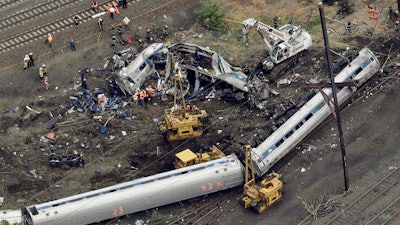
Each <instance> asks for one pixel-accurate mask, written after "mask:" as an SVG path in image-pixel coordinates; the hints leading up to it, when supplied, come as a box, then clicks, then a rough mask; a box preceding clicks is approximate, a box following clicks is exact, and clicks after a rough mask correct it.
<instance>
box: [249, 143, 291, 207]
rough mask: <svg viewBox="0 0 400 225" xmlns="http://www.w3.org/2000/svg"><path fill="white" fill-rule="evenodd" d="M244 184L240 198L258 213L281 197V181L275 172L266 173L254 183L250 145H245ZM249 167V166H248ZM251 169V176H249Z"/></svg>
mask: <svg viewBox="0 0 400 225" xmlns="http://www.w3.org/2000/svg"><path fill="white" fill-rule="evenodd" d="M245 163H246V165H245V173H246V174H245V184H244V187H243V193H244V197H243V199H242V203H243V206H244V207H245V208H249V207H253V208H255V209H256V211H257V212H258V213H262V212H263V211H265V210H266V209H267V208H268V207H269V206H270V205H272V204H273V203H275V202H276V201H278V200H279V199H281V198H282V187H283V184H282V181H281V180H279V177H280V175H279V174H277V173H271V174H268V176H267V178H265V179H263V180H262V181H261V185H257V184H256V178H255V175H254V165H253V160H252V159H251V147H250V146H249V145H247V146H246V162H245ZM249 167H250V168H249ZM249 169H250V170H251V178H250V177H249V175H250V173H249V172H250V171H249Z"/></svg>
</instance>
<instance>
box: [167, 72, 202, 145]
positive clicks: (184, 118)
mask: <svg viewBox="0 0 400 225" xmlns="http://www.w3.org/2000/svg"><path fill="white" fill-rule="evenodd" d="M178 86H179V88H178ZM178 93H179V95H180V97H181V103H182V105H178V103H177V100H178V97H177V95H178ZM207 122H208V115H207V112H206V111H205V110H200V109H198V108H197V106H195V105H193V106H191V105H186V103H185V98H184V94H183V87H182V80H181V76H180V75H179V74H176V75H175V77H174V106H173V107H172V108H170V109H166V110H165V120H164V121H161V122H160V123H159V127H160V131H161V133H162V134H163V135H164V137H165V139H166V140H167V141H176V140H183V139H189V138H192V137H200V136H201V135H203V131H204V130H205V127H206V124H207Z"/></svg>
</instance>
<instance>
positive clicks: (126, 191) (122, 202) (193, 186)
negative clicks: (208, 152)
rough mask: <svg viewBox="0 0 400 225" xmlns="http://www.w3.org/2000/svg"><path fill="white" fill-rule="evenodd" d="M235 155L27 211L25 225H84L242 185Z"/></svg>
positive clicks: (24, 216) (71, 197) (29, 207)
mask: <svg viewBox="0 0 400 225" xmlns="http://www.w3.org/2000/svg"><path fill="white" fill-rule="evenodd" d="M243 182H244V169H243V165H242V164H241V163H240V161H239V159H238V158H237V157H236V156H235V155H229V156H225V157H223V158H220V159H217V160H213V161H210V162H206V163H202V164H197V165H193V166H189V167H185V168H181V169H177V170H172V171H168V172H164V173H160V174H156V175H152V176H148V177H144V178H139V179H136V180H133V181H130V182H125V183H121V184H117V185H114V186H110V187H106V188H102V189H98V190H94V191H90V192H86V193H83V194H78V195H74V196H70V197H66V198H62V199H59V200H55V201H50V202H46V203H43V204H37V205H31V206H28V207H25V208H24V209H23V212H22V213H23V220H24V224H25V225H54V224H57V225H83V224H91V223H95V222H99V221H103V220H107V219H112V218H117V217H120V216H123V215H126V214H131V213H135V212H139V211H143V210H146V209H151V208H155V207H159V206H162V205H167V204H171V203H174V202H179V201H182V200H186V199H190V198H194V197H197V196H201V195H206V194H210V193H213V192H218V191H221V190H225V189H228V188H232V187H236V186H239V185H242V184H243Z"/></svg>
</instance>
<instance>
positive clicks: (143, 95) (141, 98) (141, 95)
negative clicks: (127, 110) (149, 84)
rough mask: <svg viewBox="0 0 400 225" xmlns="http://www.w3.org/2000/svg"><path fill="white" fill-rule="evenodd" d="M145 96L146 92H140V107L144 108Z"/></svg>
mask: <svg viewBox="0 0 400 225" xmlns="http://www.w3.org/2000/svg"><path fill="white" fill-rule="evenodd" d="M146 96H147V93H146V90H142V91H140V96H139V98H140V104H141V105H142V106H144V100H145V99H146Z"/></svg>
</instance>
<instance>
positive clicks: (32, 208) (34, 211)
mask: <svg viewBox="0 0 400 225" xmlns="http://www.w3.org/2000/svg"><path fill="white" fill-rule="evenodd" d="M29 211H31V213H32V215H37V214H39V212H38V211H37V209H36V207H31V208H29Z"/></svg>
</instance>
